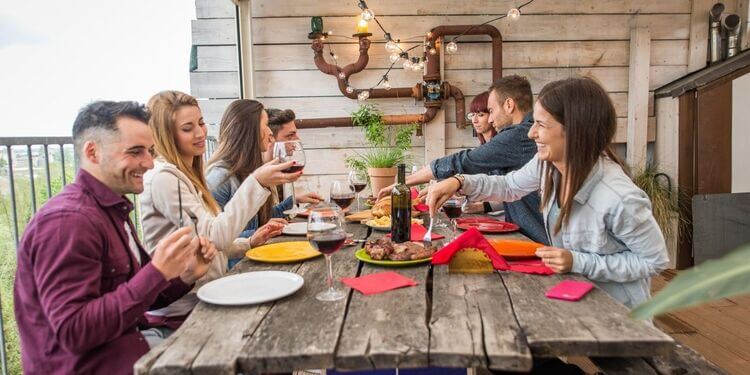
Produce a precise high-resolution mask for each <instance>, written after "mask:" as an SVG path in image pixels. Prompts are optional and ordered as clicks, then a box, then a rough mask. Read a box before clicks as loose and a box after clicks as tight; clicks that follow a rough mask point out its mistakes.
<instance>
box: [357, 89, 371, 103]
mask: <svg viewBox="0 0 750 375" xmlns="http://www.w3.org/2000/svg"><path fill="white" fill-rule="evenodd" d="M369 97H370V92H369V91H367V90H362V91H360V92H359V94H357V99H359V101H365V100H367V98H369Z"/></svg>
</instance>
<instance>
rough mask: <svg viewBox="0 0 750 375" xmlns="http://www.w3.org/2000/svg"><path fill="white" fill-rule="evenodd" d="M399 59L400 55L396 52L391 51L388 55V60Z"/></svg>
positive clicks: (393, 61) (394, 60)
mask: <svg viewBox="0 0 750 375" xmlns="http://www.w3.org/2000/svg"><path fill="white" fill-rule="evenodd" d="M399 59H401V56H399V55H398V53H392V54H391V55H390V56H388V60H391V62H392V63H395V62H397V61H398V60H399Z"/></svg>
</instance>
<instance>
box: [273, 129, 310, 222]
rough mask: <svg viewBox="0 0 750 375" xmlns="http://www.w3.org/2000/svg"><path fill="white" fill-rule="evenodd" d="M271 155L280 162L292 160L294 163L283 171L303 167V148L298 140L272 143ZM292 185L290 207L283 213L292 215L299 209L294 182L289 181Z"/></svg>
mask: <svg viewBox="0 0 750 375" xmlns="http://www.w3.org/2000/svg"><path fill="white" fill-rule="evenodd" d="M273 157H274V158H278V159H279V161H280V162H281V163H286V162H289V161H294V162H295V164H294V165H292V166H291V167H289V168H287V169H284V170H283V171H282V172H284V173H295V172H299V171H301V170H302V169H303V168H305V150H304V149H303V148H302V143H301V142H300V141H286V142H276V143H274V145H273ZM290 185H291V187H292V189H291V190H292V209H291V210H288V211H285V212H284V214H286V215H289V216H291V217H294V216H296V215H297V213H298V212H299V211H300V209H299V207H297V200H296V198H295V194H294V182H290Z"/></svg>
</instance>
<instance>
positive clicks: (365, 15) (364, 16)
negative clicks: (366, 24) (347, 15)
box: [362, 8, 375, 21]
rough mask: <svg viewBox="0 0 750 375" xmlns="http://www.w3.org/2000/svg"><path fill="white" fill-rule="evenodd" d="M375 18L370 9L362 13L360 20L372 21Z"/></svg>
mask: <svg viewBox="0 0 750 375" xmlns="http://www.w3.org/2000/svg"><path fill="white" fill-rule="evenodd" d="M374 18H375V12H373V11H372V9H370V8H367V9H365V10H363V11H362V19H363V20H365V21H372V20H373V19H374Z"/></svg>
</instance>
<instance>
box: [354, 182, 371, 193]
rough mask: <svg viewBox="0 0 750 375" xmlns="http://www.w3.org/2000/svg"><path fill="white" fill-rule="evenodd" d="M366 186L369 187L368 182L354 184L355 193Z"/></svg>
mask: <svg viewBox="0 0 750 375" xmlns="http://www.w3.org/2000/svg"><path fill="white" fill-rule="evenodd" d="M366 187H367V183H362V184H352V188H353V189H354V192H355V193H359V192H360V191H362V190H365V188H366Z"/></svg>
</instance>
